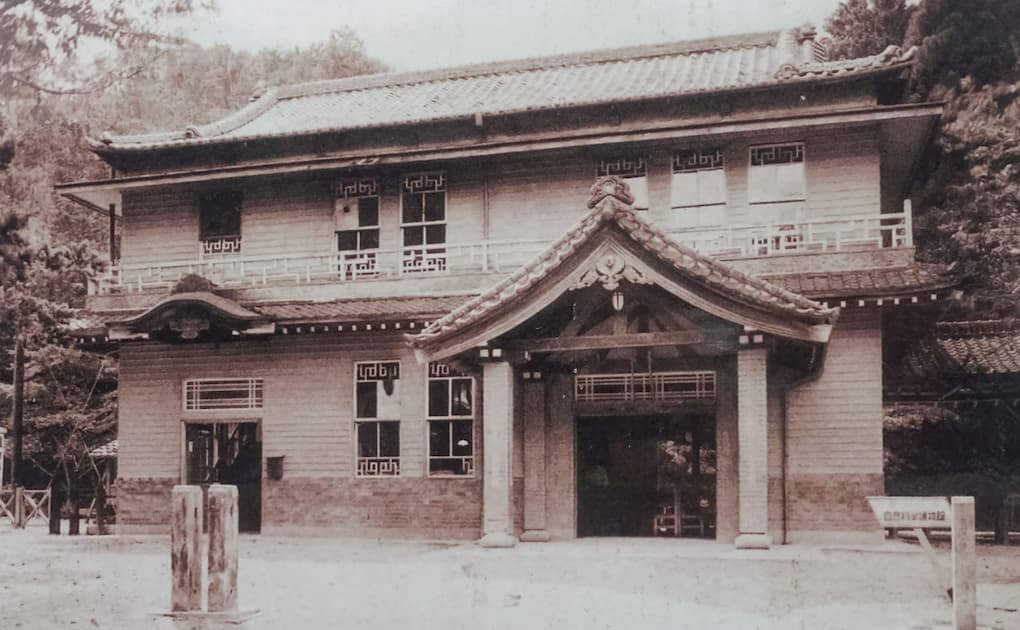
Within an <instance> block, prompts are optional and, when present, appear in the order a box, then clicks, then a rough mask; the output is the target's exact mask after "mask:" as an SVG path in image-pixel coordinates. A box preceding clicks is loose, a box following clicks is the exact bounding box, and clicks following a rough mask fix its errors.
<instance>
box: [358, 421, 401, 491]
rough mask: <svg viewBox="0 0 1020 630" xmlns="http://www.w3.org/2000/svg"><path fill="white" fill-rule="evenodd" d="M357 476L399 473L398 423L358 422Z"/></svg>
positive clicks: (394, 474)
mask: <svg viewBox="0 0 1020 630" xmlns="http://www.w3.org/2000/svg"><path fill="white" fill-rule="evenodd" d="M355 428H356V430H357V433H358V435H357V440H358V467H357V471H356V474H357V476H358V477H382V476H396V475H399V474H400V423H399V422H396V421H394V422H358V423H356V424H355Z"/></svg>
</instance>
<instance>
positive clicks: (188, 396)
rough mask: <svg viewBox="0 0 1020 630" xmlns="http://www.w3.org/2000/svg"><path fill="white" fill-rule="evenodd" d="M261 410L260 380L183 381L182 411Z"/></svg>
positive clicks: (209, 379)
mask: <svg viewBox="0 0 1020 630" xmlns="http://www.w3.org/2000/svg"><path fill="white" fill-rule="evenodd" d="M212 409H262V379H261V378H220V379H213V378H208V379H206V378H198V379H190V380H186V381H184V410H185V411H209V410H212Z"/></svg>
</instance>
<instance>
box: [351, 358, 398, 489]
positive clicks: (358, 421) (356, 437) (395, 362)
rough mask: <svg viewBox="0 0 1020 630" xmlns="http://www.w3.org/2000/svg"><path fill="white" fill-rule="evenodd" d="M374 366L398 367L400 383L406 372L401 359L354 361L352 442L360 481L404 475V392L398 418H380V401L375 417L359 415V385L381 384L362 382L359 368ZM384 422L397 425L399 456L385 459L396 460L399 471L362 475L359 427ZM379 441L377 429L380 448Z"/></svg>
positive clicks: (356, 473)
mask: <svg viewBox="0 0 1020 630" xmlns="http://www.w3.org/2000/svg"><path fill="white" fill-rule="evenodd" d="M373 364H380V365H396V366H397V376H396V378H395V379H394V380H396V381H398V382H399V381H400V376H401V374H403V371H404V366H403V364H402V362H401V361H400V359H375V360H359V361H354V362H353V365H352V370H351V380H352V382H353V383H354V389H353V391H352V392H351V405H352V407H353V408H352V409H351V417H352V418H353V424H354V435H353V437H354V439H353V440H352V442H353V451H354V453H353V455H354V476H355V477H357V478H359V479H374V478H377V477H399V476H400V475H401V474H402V468H403V467H402V458H403V455H402V454H401V450H402V448H401V444H400V432H401V426H400V425H401V421H402V418H401V416H402V415H403V405H402V404H401V403H402V396H403V392H402V391H401V392H400V393H399V395H400V396H401V399H399V400H398V401H397V402H398V404H399V405H400V412H398V413H397V414H396V415H397V417H395V418H390V417H380V416H379V405H378V400H377V401H376V415H375V417H361V416H359V415H358V383H363V382H367V383H377V382H379V381H378V380H367V379H366V380H362V379H359V378H358V377H359V373H358V368H359V367H360V366H362V365H373ZM382 422H394V423H396V425H397V456H396V457H389V456H387V457H385V459H393V460H396V465H397V470H396V472H395V473H392V474H375V475H370V474H362V473H361V472H360V469H361V466H360V462H361V459H362V458H361V457H360V456H359V455H358V446H359V444H360V442H359V434H358V432H359V431H360V428H359V425H361V424H368V423H382ZM378 440H379V433H378V429H377V433H376V441H377V446H378ZM366 459H378V457H377V458H366Z"/></svg>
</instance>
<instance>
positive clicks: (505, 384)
mask: <svg viewBox="0 0 1020 630" xmlns="http://www.w3.org/2000/svg"><path fill="white" fill-rule="evenodd" d="M513 387H514V371H513V368H512V367H511V366H510V364H509V363H507V362H505V361H499V362H492V363H484V364H483V365H482V448H483V449H484V450H483V453H482V476H483V478H482V538H481V540H479V541H478V544H480V545H481V546H483V547H512V546H513V545H514V543H515V542H516V539H515V538H514V537H513V534H512V532H513V520H512V518H513V517H512V515H511V510H510V502H511V497H512V496H513V495H512V491H511V484H512V483H513V476H512V474H511V469H510V466H511V463H512V459H511V458H512V453H511V451H512V443H513V416H514V414H513V401H514V397H513Z"/></svg>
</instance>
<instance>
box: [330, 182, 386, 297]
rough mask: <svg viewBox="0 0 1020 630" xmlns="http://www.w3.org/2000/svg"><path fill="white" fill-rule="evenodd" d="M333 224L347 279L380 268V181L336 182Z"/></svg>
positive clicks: (344, 274)
mask: <svg viewBox="0 0 1020 630" xmlns="http://www.w3.org/2000/svg"><path fill="white" fill-rule="evenodd" d="M333 198H334V207H333V227H334V230H336V245H337V252H339V254H340V269H339V271H340V275H341V277H342V278H345V279H355V278H358V277H361V276H366V275H368V276H371V275H374V274H375V273H376V271H377V267H376V262H377V259H376V251H375V250H377V249H379V181H378V180H377V179H375V178H361V179H346V180H341V181H339V182H337V183H336V184H335V185H334V186H333Z"/></svg>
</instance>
